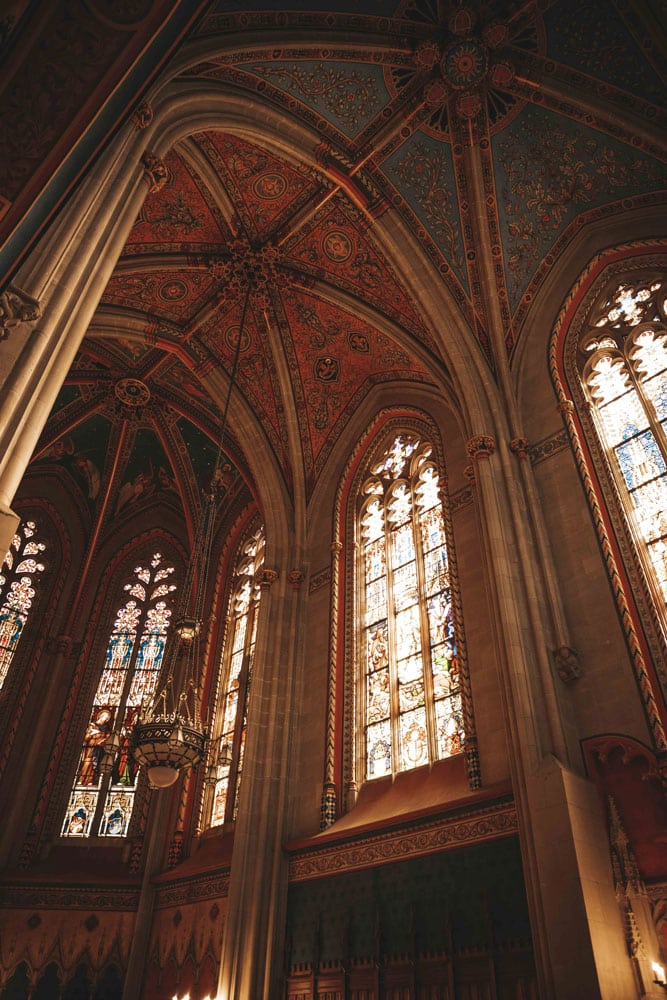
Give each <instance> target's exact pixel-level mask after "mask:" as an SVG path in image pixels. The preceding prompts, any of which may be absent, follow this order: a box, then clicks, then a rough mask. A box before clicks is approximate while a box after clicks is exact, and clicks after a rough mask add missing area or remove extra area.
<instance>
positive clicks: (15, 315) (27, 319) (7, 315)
mask: <svg viewBox="0 0 667 1000" xmlns="http://www.w3.org/2000/svg"><path fill="white" fill-rule="evenodd" d="M41 315H42V310H41V307H40V304H39V301H38V300H37V299H33V297H32V296H31V295H28V294H27V292H24V291H22V289H20V288H18V287H17V286H16V285H9V286H8V287H7V288H6V289H5V291H4V292H2V293H1V294H0V340H6V339H7V337H8V336H9V333H10V330H13V329H14V327H15V326H20V325H21V324H22V323H34V322H36V321H37V320H38V319H39V318H40V316H41Z"/></svg>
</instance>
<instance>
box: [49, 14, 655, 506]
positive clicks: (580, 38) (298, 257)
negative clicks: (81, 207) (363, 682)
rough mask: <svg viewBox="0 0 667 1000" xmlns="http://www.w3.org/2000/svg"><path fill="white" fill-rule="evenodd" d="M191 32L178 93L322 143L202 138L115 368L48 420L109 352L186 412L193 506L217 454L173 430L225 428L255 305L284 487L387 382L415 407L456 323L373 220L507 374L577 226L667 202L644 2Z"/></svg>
mask: <svg viewBox="0 0 667 1000" xmlns="http://www.w3.org/2000/svg"><path fill="white" fill-rule="evenodd" d="M195 33H196V38H195V39H194V40H195V41H196V46H197V47H196V50H193V51H196V56H195V55H193V57H192V59H191V61H190V63H189V64H188V63H187V60H186V59H185V58H183V60H182V65H183V66H184V67H185V68H184V69H183V70H182V74H181V77H180V78H179V82H180V83H181V84H183V85H189V84H192V83H193V82H196V83H198V84H201V83H204V84H206V85H207V86H211V87H214V88H216V87H224V88H228V87H231V88H233V89H234V91H235V92H236V93H238V94H240V95H244V96H245V97H247V98H248V100H250V101H252V102H255V103H256V104H257V106H258V107H261V109H262V116H263V119H264V120H267V119H269V118H270V114H271V112H272V110H275V112H276V114H277V115H279V116H280V117H281V119H282V120H283V121H288V122H292V123H293V124H294V126H295V128H296V127H297V126H298V128H299V129H300V134H301V135H310V136H311V138H312V142H311V151H312V155H311V156H310V158H309V159H308V162H304V160H303V158H299V156H297V155H296V154H295V151H294V150H293V149H290V148H289V136H288V135H287V132H288V129H286V128H285V127H284V126H283V127H282V133H285V134H284V135H283V134H281V136H280V137H279V138H277V137H276V136H275V135H272V136H267V138H266V142H263V141H262V140H261V139H260V138H259V134H258V133H257V132H255V133H253V134H252V135H249V134H246V135H241V134H238V132H237V130H234V132H233V133H232V132H231V131H230V132H227V131H224V130H223V129H222V128H221V129H219V130H216V129H214V128H209V129H206V130H205V131H201V130H200V131H197V132H194V133H193V134H192V135H190V136H189V137H188V138H186V139H183V140H181V141H180V142H179V143H178V144H177V145H176V146H175V147H174V148H173V149H172V150H171V152H170V153H169V154H168V155H167V156H166V157H165V161H164V162H165V166H166V168H167V169H166V174H167V179H166V182H165V183H164V185H163V186H162V187H161V188H160V190H158V191H155V192H154V193H152V194H149V196H148V197H147V198H146V201H145V204H144V206H143V208H142V209H141V212H140V214H139V217H138V218H137V220H136V223H135V225H134V227H133V229H132V231H131V233H130V236H129V239H128V241H127V244H126V247H125V250H124V252H123V254H122V255H121V258H120V261H119V263H118V266H117V268H116V271H115V273H114V274H113V276H112V278H111V280H110V282H109V284H108V286H107V289H106V292H105V293H104V296H103V300H102V305H101V315H102V316H103V317H104V319H103V322H101V323H100V324H96V323H94V324H93V328H92V337H93V338H97V337H98V336H99V337H100V339H99V340H97V339H95V340H94V343H96V344H97V345H98V346H100V350H102V346H103V351H104V352H106V354H104V357H103V356H102V355H101V354H100V355H98V356H97V355H95V352H94V351H93V352H92V353H89V355H88V356H87V357H86V358H82V359H80V360H79V362H78V365H79V367H80V372H79V375H78V376H77V377H79V376H80V377H79V382H78V383H77V385H78V388H79V391H80V393H81V395H80V396H75V395H74V391H75V385H74V383H72V384H70V385H68V386H67V387H66V389H65V390H64V391H66V392H69V393H70V395H69V396H68V397H67V402H65V401H61V402H59V404H58V405H59V407H61V409H60V410H58V412H57V414H56V415H55V416H54V424H55V425H57V426H60V425H61V423H62V421H63V420H65V419H66V417H67V414H68V413H70V412H71V413H78V412H79V410H80V409H81V408H83V407H85V406H86V405H90V399H89V397H88V396H87V395H86V394H87V393H89V392H90V388H89V387H90V385H92V384H97V385H99V383H100V375H99V365H100V363H106V361H105V359H107V360H108V358H109V357H110V356H111V354H113V359H114V363H113V365H112V366H111V368H110V370H109V375H108V380H109V384H111V383H112V382H113V379H114V378H116V376H119V373H120V371H121V370H122V369H123V366H126V367H127V370H128V371H130V370H131V371H132V372H134V373H141V372H144V375H145V374H146V373H149V375H150V379H149V381H148V382H146V384H147V385H149V386H150V391H151V393H153V392H155V395H156V398H157V397H158V396H159V395H160V393H161V394H162V395H163V398H164V399H165V401H167V402H168V405H169V406H170V407H171V410H170V411H169V412H173V414H176V413H180V415H181V416H180V418H176V417H175V416H174V419H173V421H172V422H171V423H170V422H169V420H167V422H166V426H165V428H163V429H161V430H160V431H159V432H158V431H156V433H157V434H158V438H159V446H160V447H161V448H162V449H163V451H164V457H159V458H155V459H153V460H152V471H151V475H152V477H153V478H152V483H153V486H154V488H155V489H156V490H157V489H164V490H165V491H166V492H169V490H168V489H167V487H166V486H164V484H165V483H167V482H172V483H174V484H175V490H173V492H175V493H179V495H181V497H182V500H183V502H184V503H185V504H188V505H189V506H190V507H192V505H193V504H194V500H193V498H192V497H183V496H182V494H183V493H184V491H185V487H184V485H183V484H184V482H185V471H184V469H183V468H181V467H178V462H177V461H176V460H175V459H174V457H173V453H172V451H171V449H172V448H175V449H176V453H178V454H181V457H182V452H183V448H185V451H188V452H189V453H191V457H192V458H193V461H195V459H194V454H195V453H199V452H202V453H203V451H205V450H206V449H205V448H203V445H202V439H197V438H196V437H195V436H191V437H190V438H189V439H188V435H187V433H185V434H181V433H180V432H179V429H178V426H177V425H178V419H191V418H192V414H191V412H190V409H189V405H190V404H192V405H193V406H194V407H195V409H196V413H197V417H196V419H194V418H192V426H193V427H197V428H199V430H198V431H197V433H201V432H203V433H204V435H208V437H207V440H210V439H211V437H214V436H215V434H214V432H213V430H212V428H214V427H215V425H216V423H217V422H218V421H219V412H220V407H219V401H213V400H211V399H210V398H209V397H208V395H207V391H206V389H205V388H204V387H203V384H202V382H201V381H200V379H199V378H198V376H197V374H196V373H197V371H199V370H200V369H201V368H202V366H203V367H206V365H207V364H213V365H218V364H219V365H222V367H223V368H224V369H225V370H226V371H227V372H229V371H230V369H231V366H232V363H233V358H234V355H235V348H236V343H237V340H238V335H239V329H240V327H241V317H242V314H244V313H245V321H244V323H243V337H242V342H241V344H240V346H239V353H238V376H237V383H238V387H239V389H240V391H241V392H242V393H243V396H244V398H245V401H246V403H247V406H248V408H249V410H250V411H252V413H253V414H254V417H255V419H257V420H258V421H259V422H260V424H261V427H262V431H263V433H264V435H265V436H266V438H267V440H268V441H269V443H270V445H271V447H272V449H273V451H274V453H275V455H276V458H277V460H278V462H279V464H280V466H281V467H282V470H283V474H284V478H285V482H286V484H287V486H288V488H292V487H295V484H297V483H300V484H302V487H303V489H304V491H305V493H306V495H309V494H310V493H311V492H312V490H313V489H314V487H315V484H316V482H317V478H318V476H319V474H320V473H321V471H322V469H323V467H324V464H325V462H326V458H327V456H328V455H329V454H330V452H331V449H332V448H333V446H334V445H335V442H336V440H337V438H338V436H339V434H340V432H341V430H342V429H343V428H344V426H345V424H346V421H347V420H348V418H349V416H350V414H351V413H352V412H353V411H354V409H355V408H356V406H357V405H358V403H359V400H360V399H361V398H363V396H364V394H366V393H367V392H368V391H369V390H370V388H371V387H372V386H373V385H375V384H378V383H379V382H382V383H392V382H393V383H396V384H397V385H398V386H400V387H401V393H402V398H405V399H409V398H410V391H409V386H410V383H414V384H429V383H433V382H435V381H438V382H441V380H442V377H443V376H444V375H446V359H445V355H446V343H447V338H448V337H450V336H454V333H453V332H450V327H451V331H453V330H455V329H456V328H457V327H456V324H455V323H451V324H448V323H447V320H446V318H445V319H444V320H443V323H442V324H440V325H439V326H438V327H437V329H434V328H433V327H432V326H431V325H430V323H429V321H428V320H427V318H426V315H425V313H424V311H423V309H422V307H421V303H420V301H419V299H418V297H417V296H415V295H414V294H413V293H411V291H410V287H409V286H410V283H409V281H408V280H406V272H407V271H408V270H409V268H410V267H411V265H412V263H413V262H412V260H411V259H410V257H409V256H408V255H406V257H405V259H404V261H403V262H402V264H401V265H399V264H398V263H397V260H396V258H395V257H394V258H390V257H389V256H388V254H387V252H386V250H383V249H382V245H381V241H380V240H379V239H378V238H377V237H376V224H377V223H378V220H383V219H384V218H385V217H387V215H388V213H392V214H393V217H394V218H398V219H399V220H400V223H401V224H402V225H403V226H404V227H406V228H407V230H408V231H409V232H410V234H411V236H412V238H413V239H414V240H415V241H416V242H417V243H418V244H420V245H421V247H422V250H423V253H424V254H425V255H426V257H427V259H428V260H430V262H431V263H432V265H433V266H434V268H435V271H436V272H437V274H439V275H440V280H441V281H442V283H443V286H444V290H445V292H446V296H447V298H448V300H449V301H450V302H452V304H453V305H452V308H453V309H455V310H456V311H457V321H458V322H459V323H464V324H467V326H468V327H469V329H470V330H471V331H472V334H473V338H474V339H476V341H477V344H478V349H479V353H480V355H481V357H482V359H483V362H484V363H485V364H487V365H488V366H489V368H490V370H491V372H492V373H494V372H495V370H496V367H497V364H498V360H499V359H498V357H497V355H495V356H494V353H493V350H492V347H491V345H492V344H496V345H498V344H503V343H504V351H505V352H506V353H507V355H508V356H509V358H510V361H511V359H512V357H513V351H514V348H515V345H516V343H517V341H518V340H520V338H521V328H522V323H523V321H524V319H525V316H526V312H527V310H528V308H529V305H530V302H531V301H532V300H533V298H534V296H535V294H536V291H537V289H538V288H539V286H540V283H541V282H542V281H543V280H544V277H545V275H546V273H547V272H548V270H549V268H550V267H551V266H553V264H554V263H555V261H557V260H558V258H559V257H560V255H562V254H564V253H566V252H567V247H568V245H569V241H570V240H571V238H572V237H573V236H574V234H575V233H577V232H578V231H579V230H580V229H581V227H582V226H583V225H585V224H586V223H587V222H589V221H591V220H595V219H598V218H604V217H606V216H608V215H611V214H613V213H614V212H617V211H618V210H619V209H620V207H621V206H622V207H623V208H624V209H628V208H633V207H638V206H645V205H653V204H655V205H658V204H660V203H661V201H662V200H663V199H664V197H665V188H666V187H667V171H666V169H665V159H666V158H667V144H666V143H665V139H664V136H665V134H666V133H665V111H664V104H665V101H664V95H665V90H664V84H663V82H662V78H661V71H662V70H663V69H664V67H662V66H661V64H660V61H659V58H658V54H657V51H656V44H655V42H654V41H653V37H652V32H651V30H650V25H649V24H647V23H646V22H644V21H642V20H641V18H639V17H637V16H636V13H635V12H633V9H632V5H631V4H629V3H628V2H627V0H607V2H604V0H590V2H589V0H585V2H583V3H582V2H577V3H575V2H573V0H540V2H519V0H507V2H500V0H479V2H476V3H473V4H471V5H470V6H464V5H461V4H458V3H456V4H455V3H453V2H449V0H364V2H358V0H354V2H352V0H350V2H342V0H339V2H335V0H321V2H319V0H318V2H312V0H308V2H307V3H306V2H301V0H293V2H292V4H291V5H290V6H289V10H286V9H285V8H284V6H283V5H282V4H280V3H277V2H273V0H256V2H255V3H254V4H252V6H250V5H248V4H244V3H241V2H229V0H225V2H224V3H222V2H221V3H219V4H217V5H215V4H214V5H212V6H211V7H210V8H209V11H208V13H207V14H206V16H205V17H204V18H203V19H201V20H200V22H199V23H198V25H197V27H196V29H195ZM262 38H267V39H269V38H270V42H269V41H267V42H266V43H265V44H263V43H262V42H261V39H262ZM239 39H243V42H242V43H241V42H240V41H239ZM314 39H319V40H320V41H315V40H314ZM202 53H205V54H204V55H202ZM582 53H584V54H585V57H584V56H583V55H582ZM181 56H183V52H182V53H181ZM577 95H579V96H577ZM278 150H281V152H278ZM484 261H485V262H486V264H485V265H484V264H483V262H484ZM490 271H491V272H492V279H491V280H490V279H489V273H490ZM434 273H435V272H434ZM482 275H484V279H483V278H482ZM429 280H433V279H432V278H431V279H429ZM248 283H249V284H250V285H251V286H252V288H253V292H252V294H251V295H250V297H249V299H248V301H247V303H246V302H245V294H244V288H245V286H246V284H248ZM491 298H492V299H493V300H494V302H497V303H498V304H499V307H500V309H499V315H500V320H498V319H497V318H494V319H493V320H492V319H491V316H492V314H494V313H497V312H498V310H495V309H490V308H489V303H490V299H491ZM491 322H495V323H498V322H500V323H501V324H502V329H500V330H498V329H494V330H491V329H490V326H489V324H490V323H491ZM98 326H99V328H100V329H103V332H102V333H99V334H98V332H97V329H98ZM114 327H115V329H116V331H117V332H116V335H115V338H113V343H112V338H110V331H111V329H112V328H114ZM123 331H127V338H126V339H123ZM443 343H444V344H445V349H444V350H443V347H442V346H440V345H442V344H443ZM473 343H474V340H473ZM498 350H499V348H498V347H496V351H498ZM114 366H115V367H114ZM198 366H199V367H198ZM112 368H113V372H114V373H113V374H112V373H111V369H112ZM105 377H106V376H105ZM136 377H137V378H139V379H142V378H143V379H144V381H145V380H146V378H147V377H148V376H147V375H146V377H144V376H142V375H141V374H136ZM86 378H89V381H88V382H86ZM151 380H153V381H151ZM84 386H86V387H87V388H84ZM186 400H187V403H186ZM149 409H150V407H149V408H148V409H147V410H146V412H147V413H148V412H149ZM100 412H102V411H100ZM167 438H169V440H167ZM146 440H148V439H146ZM198 441H199V444H198V443H197V442H198ZM179 448H180V449H181V452H179V451H178V449H179ZM202 449H203V451H202ZM157 451H158V449H157V445H156V450H155V453H156V454H157ZM297 454H298V455H300V456H301V459H300V461H301V463H302V468H298V467H295V465H294V462H295V459H294V456H295V455H297ZM236 459H237V463H238V461H239V456H236ZM179 461H181V459H179ZM241 461H242V460H241ZM204 464H205V462H204ZM127 468H128V470H129V471H127V473H126V475H125V482H124V484H123V485H126V486H127V492H128V495H129V485H128V484H130V483H131V482H132V475H131V471H132V469H133V468H134V467H133V466H132V469H130V465H128V467H127ZM137 468H138V466H137ZM160 469H163V470H164V471H163V474H162V475H163V483H162V484H161V482H160V480H159V475H160V472H159V470H160ZM142 471H144V472H145V470H142ZM138 474H139V473H138V472H137V473H135V475H138ZM200 480H201V475H200V474H195V481H200ZM140 499H141V498H140V495H139V493H138V494H137V498H136V502H140ZM112 502H115V503H118V500H116V499H114V500H113V501H112ZM132 502H135V501H132ZM123 506H125V505H124V504H122V505H121V509H122V507H123Z"/></svg>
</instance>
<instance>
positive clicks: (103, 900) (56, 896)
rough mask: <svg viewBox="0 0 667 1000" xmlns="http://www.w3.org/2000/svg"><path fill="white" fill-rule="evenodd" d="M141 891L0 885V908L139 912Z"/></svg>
mask: <svg viewBox="0 0 667 1000" xmlns="http://www.w3.org/2000/svg"><path fill="white" fill-rule="evenodd" d="M138 903H139V887H138V886H137V888H128V887H121V888H118V889H115V888H111V887H109V886H104V887H101V886H85V885H59V886H54V885H36V884H34V883H30V884H24V885H6V884H5V885H0V908H2V909H12V908H18V909H27V910H36V909H40V908H41V909H47V910H61V909H62V910H136V908H137V905H138Z"/></svg>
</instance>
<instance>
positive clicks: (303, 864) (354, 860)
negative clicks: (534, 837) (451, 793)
mask: <svg viewBox="0 0 667 1000" xmlns="http://www.w3.org/2000/svg"><path fill="white" fill-rule="evenodd" d="M517 832H518V820H517V814H516V808H515V806H514V803H513V802H511V801H509V802H502V803H500V804H493V805H487V806H484V807H483V808H481V809H476V810H470V811H467V812H463V813H459V814H458V815H457V816H454V817H451V818H441V819H438V820H431V821H430V822H425V823H420V824H415V825H411V826H410V827H409V828H406V827H401V828H400V829H394V830H390V831H387V832H384V833H380V834H376V835H375V836H370V837H365V838H363V840H354V841H348V842H347V843H344V844H340V843H339V844H334V845H331V846H327V847H317V848H315V849H312V848H311V849H306V850H302V851H295V852H294V853H293V854H292V856H291V858H290V862H289V881H290V883H293V882H307V881H309V880H310V879H315V878H322V877H323V876H326V875H334V874H337V873H339V872H342V871H344V872H350V871H359V870H361V869H363V868H374V867H376V866H377V865H383V864H390V863H392V862H395V861H403V860H405V859H406V858H416V857H423V856H424V855H427V854H436V853H439V852H441V851H443V850H453V849H455V848H457V847H462V846H463V845H466V846H468V845H470V844H481V843H483V842H484V841H487V840H495V839H497V838H499V837H507V836H511V835H513V834H516V833H517Z"/></svg>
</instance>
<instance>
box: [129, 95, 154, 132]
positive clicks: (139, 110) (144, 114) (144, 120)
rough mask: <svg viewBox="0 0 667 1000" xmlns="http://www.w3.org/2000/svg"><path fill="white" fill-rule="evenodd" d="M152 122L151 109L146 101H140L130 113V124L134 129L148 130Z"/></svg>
mask: <svg viewBox="0 0 667 1000" xmlns="http://www.w3.org/2000/svg"><path fill="white" fill-rule="evenodd" d="M152 121H153V109H152V107H151V106H150V104H149V103H148V101H141V103H140V104H138V105H137V107H136V108H135V109H134V111H133V113H132V123H133V124H134V126H135V128H139V129H141V128H148V126H149V125H150V124H151V122H152Z"/></svg>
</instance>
